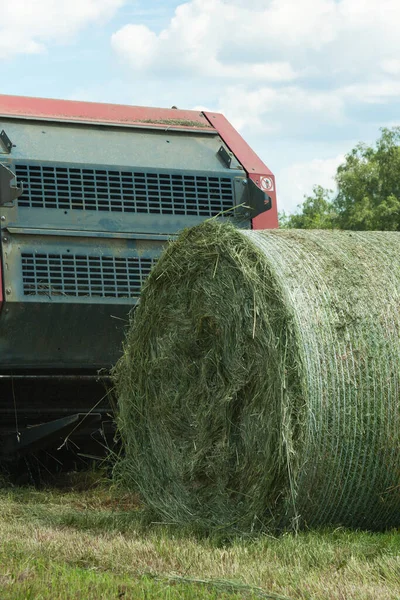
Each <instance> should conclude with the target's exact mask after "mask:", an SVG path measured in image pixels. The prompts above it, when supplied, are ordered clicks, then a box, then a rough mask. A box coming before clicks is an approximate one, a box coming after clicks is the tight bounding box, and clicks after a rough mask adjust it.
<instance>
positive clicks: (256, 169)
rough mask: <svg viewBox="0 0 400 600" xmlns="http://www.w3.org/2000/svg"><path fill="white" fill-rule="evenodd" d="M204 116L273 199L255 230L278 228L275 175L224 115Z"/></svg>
mask: <svg viewBox="0 0 400 600" xmlns="http://www.w3.org/2000/svg"><path fill="white" fill-rule="evenodd" d="M204 114H205V116H206V117H207V119H208V120H209V122H210V123H211V124H212V125H213V127H215V129H216V130H217V131H218V133H219V135H220V136H221V138H222V139H223V141H224V142H225V144H226V145H227V146H228V148H229V149H230V150H231V152H233V154H234V155H235V157H236V158H237V160H238V161H239V162H240V164H241V165H242V167H243V168H244V170H245V171H246V173H247V175H248V177H249V179H251V180H252V181H253V182H254V183H255V185H256V186H257V187H258V188H259V189H260V190H262V191H263V192H264V193H265V194H267V195H268V196H269V197H270V198H271V199H272V207H271V209H270V210H268V211H266V212H264V213H262V214H260V215H259V216H257V217H255V218H254V219H253V221H252V226H253V229H276V228H277V227H278V208H277V204H276V187H275V177H274V175H273V173H272V172H271V171H270V169H269V168H268V167H267V166H266V165H265V164H264V163H263V161H262V160H261V159H260V158H259V156H257V154H256V153H255V152H254V150H252V148H250V146H249V145H248V144H247V142H245V140H244V139H243V138H242V136H241V135H240V134H239V133H238V132H237V131H236V129H235V128H234V127H233V126H232V125H231V124H230V123H229V121H228V120H227V119H226V118H225V117H224V115H221V114H220V113H212V112H205V113H204Z"/></svg>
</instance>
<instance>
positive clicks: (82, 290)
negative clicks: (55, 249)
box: [21, 253, 155, 298]
mask: <svg viewBox="0 0 400 600" xmlns="http://www.w3.org/2000/svg"><path fill="white" fill-rule="evenodd" d="M21 259H22V281H23V291H24V295H25V296H48V297H54V296H57V297H60V296H75V297H77V296H80V297H99V298H130V297H132V296H138V295H139V293H140V289H141V287H142V285H143V283H144V280H145V279H146V277H147V276H148V274H149V273H150V269H151V267H152V266H153V264H154V262H155V261H154V259H153V258H145V257H137V256H136V257H128V258H121V257H115V256H85V255H82V254H77V255H70V254H33V253H23V254H22V255H21Z"/></svg>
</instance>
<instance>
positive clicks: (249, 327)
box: [115, 221, 400, 531]
mask: <svg viewBox="0 0 400 600" xmlns="http://www.w3.org/2000/svg"><path fill="white" fill-rule="evenodd" d="M399 257H400V235H399V234H397V233H391V232H363V233H361V232H360V233H358V232H340V231H265V232H256V231H244V230H237V229H235V228H234V227H231V226H225V225H220V224H218V223H216V222H213V221H209V222H207V223H205V224H203V225H201V226H199V227H196V228H193V229H191V230H186V231H184V232H183V233H182V234H181V236H180V237H179V238H178V240H177V241H176V242H173V243H171V245H170V246H169V247H168V248H167V250H166V251H165V253H164V254H163V256H162V257H161V258H160V260H159V262H158V263H157V265H156V266H155V268H154V269H153V271H152V273H151V275H150V277H149V279H148V281H147V283H146V285H145V287H144V289H143V293H142V299H141V303H140V305H139V307H138V308H137V309H136V311H135V313H134V315H133V316H132V318H131V323H130V327H129V331H128V334H127V339H126V343H125V348H124V355H123V357H122V358H121V360H120V361H119V363H118V365H117V366H116V369H115V382H116V390H117V394H118V399H119V428H120V431H121V435H122V439H123V442H124V446H125V452H126V458H125V459H124V461H123V462H122V463H121V464H119V465H118V468H117V471H118V473H119V474H120V476H121V477H122V478H123V479H124V481H125V483H128V485H131V486H132V487H134V489H135V490H139V491H140V493H141V495H142V497H143V498H144V500H145V501H146V503H147V504H148V505H149V506H150V507H151V508H152V509H153V510H154V511H155V512H156V514H157V515H158V516H159V517H160V518H161V519H163V520H165V521H168V522H176V523H182V524H195V525H198V526H201V527H207V528H209V527H223V528H227V529H232V530H238V531H254V530H267V529H271V528H273V529H279V528H297V527H299V526H300V527H304V526H316V525H323V524H341V525H346V526H353V527H364V528H374V529H380V528H385V527H391V526H392V527H396V526H397V527H398V526H400V406H399V383H400V381H399V366H400V336H399V329H400V312H399V309H400V260H399Z"/></svg>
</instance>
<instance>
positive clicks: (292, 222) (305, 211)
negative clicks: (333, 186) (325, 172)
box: [279, 185, 337, 229]
mask: <svg viewBox="0 0 400 600" xmlns="http://www.w3.org/2000/svg"><path fill="white" fill-rule="evenodd" d="M332 194H333V192H332V190H327V189H325V188H323V187H322V186H320V185H315V186H314V188H313V193H312V194H311V195H310V196H305V197H304V198H305V199H304V202H303V204H299V205H298V207H297V208H298V210H299V212H298V213H297V214H294V215H287V214H286V213H280V215H279V225H280V226H281V227H283V228H293V229H332V228H333V227H335V223H336V219H337V215H336V213H335V210H334V207H333V204H332V200H331V197H332Z"/></svg>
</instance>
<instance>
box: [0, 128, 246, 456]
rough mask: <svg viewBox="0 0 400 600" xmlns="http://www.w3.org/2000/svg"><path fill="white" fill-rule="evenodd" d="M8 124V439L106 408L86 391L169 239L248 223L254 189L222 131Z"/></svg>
mask: <svg viewBox="0 0 400 600" xmlns="http://www.w3.org/2000/svg"><path fill="white" fill-rule="evenodd" d="M0 130H2V131H4V132H5V134H6V136H7V138H8V139H9V140H10V141H11V143H12V147H7V146H6V145H5V144H4V143H3V144H2V146H1V147H0V166H1V165H3V166H5V167H7V168H8V169H9V170H10V171H11V172H12V173H13V174H14V175H15V176H16V179H15V180H13V181H12V182H11V184H12V186H15V187H17V186H19V187H22V194H20V192H18V194H20V195H19V197H18V198H17V197H15V199H14V200H12V201H9V200H10V199H9V198H6V197H3V198H1V197H0V223H1V266H2V285H3V303H2V308H1V312H0V392H1V397H0V411H1V416H2V424H3V429H6V430H7V431H9V432H11V434H12V435H14V433H16V432H17V431H18V430H21V431H22V429H23V428H24V427H27V426H29V425H35V424H36V425H37V424H39V423H47V422H48V420H49V419H53V420H54V419H59V418H61V417H62V416H63V415H71V414H72V413H74V412H80V413H87V412H88V411H93V407H96V413H98V412H99V411H100V412H101V410H103V412H107V410H108V403H107V402H106V401H103V402H100V403H99V404H98V405H96V403H98V402H99V400H100V399H101V397H102V395H103V393H104V386H102V385H100V386H99V385H97V384H96V385H97V387H95V388H93V389H95V391H93V389H92V388H90V386H89V383H90V382H91V381H92V382H93V383H94V382H95V379H96V377H97V373H98V372H99V370H100V369H103V371H102V372H103V374H104V373H107V371H108V369H109V368H110V367H111V366H112V365H113V364H114V363H115V361H116V360H117V359H118V357H119V355H120V353H121V348H122V341H123V335H124V328H125V327H126V324H127V317H128V313H129V311H130V310H131V309H132V308H133V307H134V306H135V304H136V303H137V301H138V299H139V293H140V288H141V286H142V284H143V282H144V280H145V278H146V277H147V275H148V273H149V271H150V269H151V266H152V264H153V263H154V261H155V260H157V257H158V256H159V254H160V252H161V250H162V248H163V246H164V244H165V243H166V241H167V240H168V239H169V238H170V237H171V236H174V235H175V234H176V233H177V232H178V231H179V230H181V229H182V228H184V227H189V226H192V225H196V224H197V223H200V222H201V221H203V220H204V219H207V218H211V217H218V218H222V219H224V218H225V219H229V220H230V221H233V222H234V223H235V224H236V225H237V226H239V227H250V225H251V216H252V215H251V213H250V212H249V208H248V206H249V205H251V204H252V202H253V198H252V195H253V194H255V193H256V191H257V190H256V191H254V190H253V191H252V190H251V187H250V185H249V183H248V180H247V174H246V172H245V171H244V170H243V168H242V167H241V165H240V164H239V163H238V161H237V160H236V159H235V156H233V155H232V153H230V151H229V148H228V147H227V146H226V145H225V144H224V142H223V140H222V139H221V137H220V136H219V135H218V133H217V132H216V131H215V130H210V129H207V130H204V131H201V130H196V131H194V130H193V131H188V130H182V131H181V130H178V129H175V130H169V129H168V128H161V129H160V127H158V128H154V129H151V128H150V127H149V128H148V129H147V128H146V129H143V128H134V127H126V128H124V127H123V126H119V127H115V126H111V125H110V126H107V125H95V124H76V123H75V124H73V123H63V122H49V121H40V120H27V119H24V118H21V119H18V118H10V119H6V118H4V119H2V120H0ZM221 148H222V150H221ZM226 156H229V157H230V158H229V161H227V160H226ZM224 157H225V158H224ZM4 172H5V170H4V169H3V175H4ZM3 183H4V182H3ZM0 189H1V188H0ZM2 189H3V190H4V189H5V188H4V187H3V188H2ZM18 194H17V193H16V194H15V195H18ZM85 386H86V387H85ZM88 386H89V387H88ZM38 431H39V429H38ZM53 433H54V432H53ZM18 443H20V442H19V441H18ZM18 443H17V447H18ZM6 446H7V444H5V446H4V447H6ZM14 446H15V444H14ZM14 449H15V448H14Z"/></svg>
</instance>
